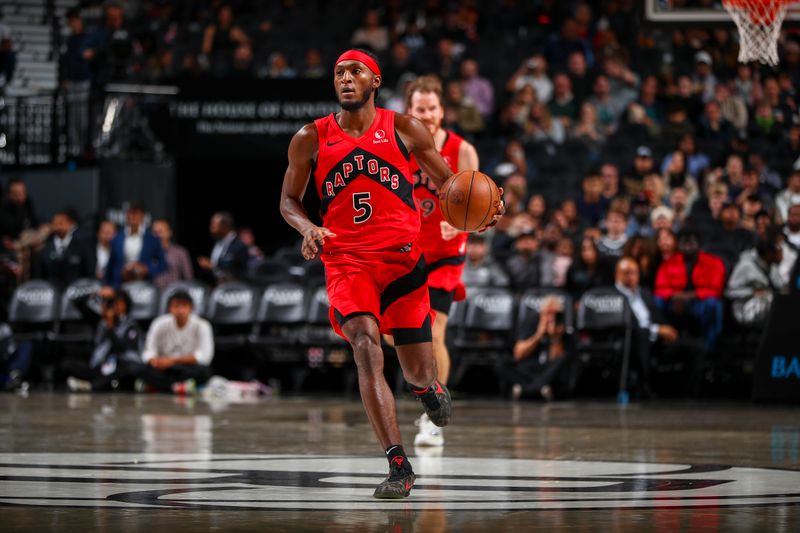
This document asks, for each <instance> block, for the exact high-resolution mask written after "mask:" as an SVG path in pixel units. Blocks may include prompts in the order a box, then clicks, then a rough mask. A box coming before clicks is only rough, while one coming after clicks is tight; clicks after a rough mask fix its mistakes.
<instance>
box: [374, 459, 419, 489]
mask: <svg viewBox="0 0 800 533" xmlns="http://www.w3.org/2000/svg"><path fill="white" fill-rule="evenodd" d="M397 459H400V461H397V462H394V461H393V462H392V464H391V465H390V466H389V476H388V477H387V478H386V479H384V480H383V481H382V482H381V484H380V485H378V487H377V488H376V489H375V492H374V493H373V495H372V497H373V498H379V499H382V500H399V499H402V498H406V497H408V495H409V494H410V493H411V488H412V487H413V486H414V482H415V481H416V480H417V476H415V475H414V471H413V470H411V468H410V467H405V466H403V460H402V458H401V457H398V458H397Z"/></svg>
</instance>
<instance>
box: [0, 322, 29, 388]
mask: <svg viewBox="0 0 800 533" xmlns="http://www.w3.org/2000/svg"><path fill="white" fill-rule="evenodd" d="M32 361H33V342H32V341H29V340H24V341H20V342H17V341H15V340H14V332H13V331H11V327H9V325H8V324H6V323H0V390H3V391H5V392H25V391H27V390H28V388H29V385H28V383H27V382H26V381H25V379H26V378H27V377H28V371H29V370H30V367H31V362H32Z"/></svg>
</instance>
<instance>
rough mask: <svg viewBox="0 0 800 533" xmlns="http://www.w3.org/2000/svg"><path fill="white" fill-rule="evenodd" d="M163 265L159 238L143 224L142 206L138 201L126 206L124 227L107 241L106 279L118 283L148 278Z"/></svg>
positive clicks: (161, 268) (161, 269)
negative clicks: (111, 239) (109, 251)
mask: <svg viewBox="0 0 800 533" xmlns="http://www.w3.org/2000/svg"><path fill="white" fill-rule="evenodd" d="M166 268H167V260H166V258H165V257H164V249H163V248H161V242H160V241H159V240H158V238H157V237H156V236H155V235H153V233H152V232H151V231H150V230H149V229H147V228H145V225H144V209H143V208H142V207H141V206H140V205H136V204H134V205H132V206H131V207H130V208H129V209H128V214H127V224H126V225H125V228H124V229H123V230H122V231H119V232H117V235H116V236H115V237H114V240H113V241H111V255H110V257H109V259H108V266H106V283H108V284H109V285H111V286H112V287H119V285H120V284H121V283H122V282H126V281H134V280H140V279H144V280H148V281H152V280H153V276H155V275H156V274H160V273H161V272H163V271H164V270H166Z"/></svg>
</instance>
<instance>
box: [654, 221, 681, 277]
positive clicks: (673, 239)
mask: <svg viewBox="0 0 800 533" xmlns="http://www.w3.org/2000/svg"><path fill="white" fill-rule="evenodd" d="M656 248H657V249H658V253H657V255H656V262H655V271H656V272H658V268H659V267H660V266H661V263H663V262H664V261H667V260H668V259H669V258H670V257H672V256H673V255H675V254H676V253H678V237H677V235H676V234H675V232H674V231H672V230H671V229H669V228H662V229H660V230H658V231H657V232H656ZM654 284H655V281H654V282H653V283H651V284H650V285H649V286H650V287H652V286H653V285H654Z"/></svg>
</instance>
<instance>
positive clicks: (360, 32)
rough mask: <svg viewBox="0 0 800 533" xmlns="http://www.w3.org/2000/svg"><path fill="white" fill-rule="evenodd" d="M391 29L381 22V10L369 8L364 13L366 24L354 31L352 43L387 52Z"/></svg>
mask: <svg viewBox="0 0 800 533" xmlns="http://www.w3.org/2000/svg"><path fill="white" fill-rule="evenodd" d="M389 37H390V36H389V30H388V28H387V27H386V26H385V25H382V24H381V15H380V12H379V11H378V10H376V9H369V10H367V12H366V13H365V14H364V25H363V26H361V27H360V28H358V29H356V31H355V32H354V33H353V38H352V39H351V41H350V42H351V43H352V45H353V46H367V47H369V48H370V49H372V50H374V51H375V52H378V53H380V52H385V51H386V50H388V49H389V42H390V40H389Z"/></svg>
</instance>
